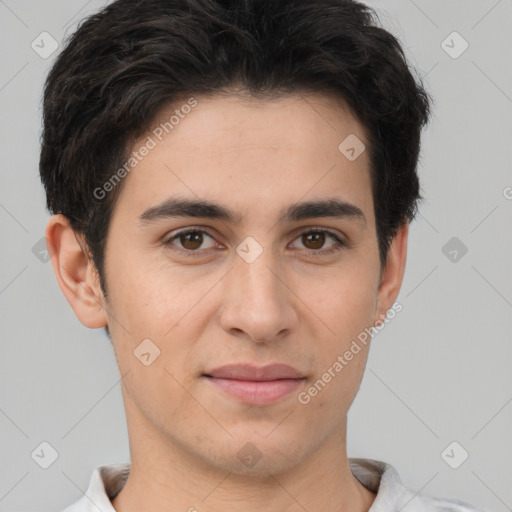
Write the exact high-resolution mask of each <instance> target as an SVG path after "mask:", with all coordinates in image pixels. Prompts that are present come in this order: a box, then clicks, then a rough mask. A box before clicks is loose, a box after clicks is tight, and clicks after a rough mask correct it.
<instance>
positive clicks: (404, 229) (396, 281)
mask: <svg viewBox="0 0 512 512" xmlns="http://www.w3.org/2000/svg"><path fill="white" fill-rule="evenodd" d="M408 234H409V223H408V222H404V223H403V224H402V225H401V226H400V227H399V229H398V230H397V233H396V235H395V237H394V238H393V240H392V241H391V244H390V246H389V250H388V255H387V259H386V265H385V267H384V268H383V269H382V275H381V280H380V284H379V289H378V297H377V308H376V316H375V318H374V322H377V321H382V319H383V318H384V317H385V316H386V313H387V311H388V310H389V309H390V308H391V307H392V305H393V304H394V302H395V301H396V298H397V297H398V293H399V292H400V288H401V286H402V280H403V277H404V272H405V262H406V259H407V238H408Z"/></svg>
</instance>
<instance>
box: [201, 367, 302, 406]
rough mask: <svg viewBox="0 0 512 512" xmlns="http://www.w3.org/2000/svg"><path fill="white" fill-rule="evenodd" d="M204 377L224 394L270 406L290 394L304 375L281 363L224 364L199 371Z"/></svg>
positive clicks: (255, 403) (300, 382)
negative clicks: (266, 364) (263, 364)
mask: <svg viewBox="0 0 512 512" xmlns="http://www.w3.org/2000/svg"><path fill="white" fill-rule="evenodd" d="M203 377H204V378H205V380H206V381H207V382H208V383H209V384H212V385H213V387H214V388H215V389H217V390H219V391H221V392H222V393H223V394H224V395H229V396H230V397H231V398H236V399H237V400H239V401H241V402H244V403H245V404H249V405H260V406H263V405H270V404H273V403H275V402H277V401H279V400H281V399H282V398H284V397H286V396H289V395H291V393H292V392H293V391H296V390H297V389H298V388H299V387H300V386H302V385H303V383H304V381H305V380H306V377H305V376H304V374H303V373H302V372H300V371H299V370H297V369H296V368H292V367H291V366H288V365H285V364H271V365H268V366H263V367H257V366H253V365H251V364H238V365H227V366H222V367H220V368H215V369H213V370H210V371H208V372H207V373H205V374H203Z"/></svg>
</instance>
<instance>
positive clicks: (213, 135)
mask: <svg viewBox="0 0 512 512" xmlns="http://www.w3.org/2000/svg"><path fill="white" fill-rule="evenodd" d="M190 98H191V97H188V98H183V99H182V100H181V101H174V102H173V104H172V105H167V106H165V107H164V108H162V109H161V110H160V112H159V113H158V115H157V116H155V118H154V119H153V121H152V123H151V125H150V129H149V130H148V131H147V132H146V133H145V134H144V135H143V136H142V137H140V138H139V139H138V140H137V141H136V142H135V144H133V147H132V151H133V152H137V151H139V152H140V149H141V148H143V147H144V146H148V147H149V146H151V149H150V150H149V151H148V150H146V151H145V156H144V157H143V158H141V159H140V160H139V161H137V162H133V163H135V164H136V165H134V166H133V167H132V168H131V169H132V170H131V171H130V172H129V173H127V175H126V178H125V179H124V182H123V184H122V185H123V190H122V192H121V194H120V197H119V198H118V202H121V201H122V200H123V196H124V201H129V203H130V204H131V206H132V209H133V210H134V211H139V213H140V211H142V210H145V209H147V208H148V207H149V206H152V205H155V204H158V203H161V202H162V201H163V200H164V199H165V197H166V196H168V195H171V194H175V193H178V194H180V195H182V196H189V197H191V198H192V197H194V198H195V199H198V198H209V199H212V200H216V202H217V203H223V204H226V205H227V203H229V205H230V207H231V208H232V209H233V210H236V209H237V207H239V208H240V209H245V210H246V211H247V210H248V209H250V208H253V207H254V208H257V209H259V210H261V209H262V208H263V207H264V201H265V200H266V201H267V206H272V207H274V206H275V208H276V212H277V211H279V212H282V209H283V205H285V204H286V203H289V204H291V203H296V202H297V201H298V200H299V199H300V198H304V199H314V198H315V197H316V196H317V197H322V198H323V197H325V196H326V194H327V193H328V195H329V196H330V197H331V198H332V197H333V196H335V195H338V196H340V197H342V198H343V196H347V195H350V196H352V199H353V200H356V201H358V202H359V203H360V204H359V205H358V206H359V208H361V209H365V208H369V207H370V208H371V207H372V205H371V204H367V203H368V197H369V196H370V195H371V182H370V176H369V160H368V155H367V152H366V151H363V152H362V153H361V154H360V155H359V156H358V157H357V159H355V160H350V159H348V158H347V156H346V155H345V154H343V152H342V151H341V149H340V145H343V144H342V143H343V142H344V141H345V140H347V139H349V140H352V139H351V137H352V138H353V137H356V140H358V141H359V142H360V143H361V147H364V146H367V145H368V139H367V135H366V130H365V128H364V126H363V125H362V124H361V123H360V122H359V121H358V120H357V119H356V117H355V116H354V115H353V114H352V113H351V111H350V109H349V108H348V107H347V106H346V105H345V104H344V102H343V101H342V100H340V99H339V98H337V97H334V96H332V95H314V94H308V95H302V94H294V95H287V96H284V97H281V98H278V99H270V100H261V99H255V98H251V97H246V96H240V95H237V94H230V95H227V94H224V95H215V96H210V97H202V96H195V97H193V101H190ZM190 105H194V106H193V107H190ZM185 107H186V108H185ZM132 154H133V153H132ZM306 196H307V197H306ZM281 199H282V201H281ZM278 201H279V202H280V204H277V202H278ZM351 202H353V201H351ZM239 211H240V210H239ZM241 214H242V215H243V214H244V212H241Z"/></svg>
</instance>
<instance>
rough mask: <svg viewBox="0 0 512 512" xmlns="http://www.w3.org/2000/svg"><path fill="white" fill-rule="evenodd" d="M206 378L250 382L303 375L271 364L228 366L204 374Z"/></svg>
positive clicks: (287, 367)
mask: <svg viewBox="0 0 512 512" xmlns="http://www.w3.org/2000/svg"><path fill="white" fill-rule="evenodd" d="M205 375H206V376H207V377H215V378H217V379H234V380H250V381H269V380H278V379H303V378H304V377H305V375H304V374H303V373H302V372H300V371H299V370H297V369H295V368H292V367H291V366H288V365H286V364H271V365H268V366H262V367H257V366H253V365H251V364H230V365H226V366H221V367H220V368H215V369H213V370H211V371H208V372H206V373H205Z"/></svg>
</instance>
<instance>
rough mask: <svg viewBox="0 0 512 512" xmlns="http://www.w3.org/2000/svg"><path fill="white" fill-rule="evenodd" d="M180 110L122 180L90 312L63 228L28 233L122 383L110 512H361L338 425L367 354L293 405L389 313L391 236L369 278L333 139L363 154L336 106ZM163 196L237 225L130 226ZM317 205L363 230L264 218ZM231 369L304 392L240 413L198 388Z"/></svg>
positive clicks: (396, 250)
mask: <svg viewBox="0 0 512 512" xmlns="http://www.w3.org/2000/svg"><path fill="white" fill-rule="evenodd" d="M197 100H198V105H197V106H196V107H195V108H194V109H193V111H192V112H191V113H190V114H188V115H187V116H186V117H185V118H184V119H182V120H181V121H180V123H179V125H177V126H176V127H175V129H174V130H173V131H172V132H171V133H170V134H169V135H167V136H166V137H165V138H164V139H163V141H162V142H160V143H159V144H158V145H157V147H155V148H154V149H152V150H151V151H150V153H149V154H148V156H146V157H145V158H144V159H143V160H142V161H141V162H140V163H139V164H138V165H137V166H136V167H135V168H134V170H133V171H132V172H131V173H130V174H128V175H127V176H126V177H125V178H124V181H123V183H122V190H121V193H120V195H119V198H118V200H117V202H116V204H115V208H114V212H113V216H112V220H111V226H110V231H109V235H108V240H107V245H106V260H105V265H106V267H105V269H106V282H107V286H108V294H109V296H108V302H107V301H106V300H105V297H104V296H103V294H102V292H101V288H100V286H99V281H98V278H97V274H96V272H95V269H94V267H93V265H92V262H91V261H89V260H88V259H87V257H86V256H85V254H84V252H83V251H82V250H81V248H80V245H79V243H78V242H79V241H80V236H79V235H75V233H74V232H73V231H72V230H71V228H70V227H69V224H68V222H67V220H66V218H65V217H63V216H62V215H56V216H54V217H52V218H51V219H50V220H49V222H48V225H47V229H46V237H47V240H48V245H49V248H50V253H51V254H52V264H53V268H54V270H55V273H56V277H57V280H58V282H59V285H60V287H61V289H62V291H63V293H64V295H65V296H66V298H67V300H68V301H69V303H70V305H71V307H72V308H73V310H74V311H75V313H76V315H77V317H78V318H79V320H80V321H81V322H82V323H83V324H84V325H85V326H87V327H90V328H100V327H104V326H105V325H108V326H109V329H110V332H111V336H112V341H113V346H114V350H115V355H116V358H117V362H118V365H119V369H120V373H121V375H124V378H123V379H122V393H123V400H124V405H125V409H126V415H127V422H128V433H129V439H130V451H131V464H132V465H131V473H130V476H129V478H128V481H127V483H126V485H125V487H124V488H123V490H122V491H121V492H120V494H119V495H118V496H117V497H116V498H115V499H114V500H113V505H114V507H115V509H116V510H117V511H122V512H135V511H137V510H145V511H147V512H156V511H159V512H160V511H162V510H169V511H171V510H173V511H174V510H181V511H187V510H190V511H193V510H198V511H216V512H217V511H218V512H220V511H222V512H230V511H235V510H236V511H239V510H244V511H245V512H252V511H258V512H262V511H264V512H278V511H279V512H282V511H286V512H292V511H293V512H295V511H297V512H298V511H301V512H303V511H304V510H308V511H310V512H315V511H319V510H333V511H351V512H354V511H367V510H368V509H369V508H370V506H371V504H372V502H373V500H374V499H375V494H374V493H373V492H370V491H369V490H368V489H366V488H365V487H363V486H362V485H361V484H360V483H359V482H358V480H357V479H356V478H355V477H354V476H353V475H352V473H351V471H350V468H349V465H348V459H347V447H346V431H347V429H346V424H347V412H348V410H349V407H350V405H351V403H352V401H353V399H354V397H355V396H356V394H357V391H358V389H359V386H360V383H361V379H362V376H363V373H364V368H365V364H366V360H367V355H368V348H369V344H368V345H367V346H366V347H363V349H362V350H361V351H360V352H359V353H358V354H357V355H355V356H354V358H353V359H352V361H350V362H349V364H347V365H346V366H345V367H344V368H343V370H342V371H341V372H339V374H337V375H336V377H335V378H333V379H332V380H331V382H329V383H328V384H327V385H326V386H325V388H324V389H323V390H322V391H321V392H320V393H318V395H317V396H315V397H314V398H312V399H311V401H310V402H309V403H308V404H307V405H303V404H301V403H300V402H299V401H298V399H297V394H298V392H300V391H304V390H307V389H308V388H309V387H310V386H311V385H312V383H314V382H315V381H317V379H319V378H321V376H322V374H323V373H324V372H326V371H327V369H328V368H329V367H331V366H332V365H333V363H334V362H335V361H336V360H337V357H338V356H339V355H342V354H343V353H344V352H345V351H346V350H348V349H349V347H350V345H351V343H352V341H353V340H355V339H356V337H357V335H358V334H359V333H361V332H362V331H363V330H364V329H365V328H368V327H370V326H372V325H374V324H375V323H376V322H378V321H379V320H381V319H382V318H383V315H385V314H386V311H387V310H388V309H390V308H391V306H392V305H393V303H394V302H395V300H396V297H397V295H398V292H399V289H400V286H401V283H402V278H403V273H404V269H405V260H406V250H407V249H406V247H407V235H408V224H407V222H404V224H403V225H402V227H401V228H400V229H399V230H398V232H397V235H396V236H395V238H394V239H393V241H392V243H391V246H390V249H389V252H388V257H387V263H386V265H385V267H384V268H381V266H380V262H379V256H378V246H377V234H376V229H375V215H374V205H373V200H372V193H371V184H370V174H369V159H368V155H367V153H368V152H367V151H365V152H363V153H362V154H361V156H360V157H359V158H357V159H356V160H355V161H349V160H348V159H347V158H346V157H345V156H344V155H343V154H342V153H340V151H339V150H338V145H339V144H340V142H341V141H343V140H344V139H345V137H347V136H348V135H349V134H356V135H357V136H358V137H359V138H360V139H361V140H362V141H363V142H364V143H365V144H366V143H367V137H366V134H365V129H364V127H363V126H362V125H361V124H360V123H359V122H358V121H357V119H355V118H354V117H353V116H352V115H351V113H350V111H349V110H348V109H347V108H346V107H345V105H344V104H343V102H341V100H339V99H337V98H334V97H331V96H327V95H314V94H313V95H308V96H306V95H291V96H286V97H284V98H281V99H279V100H274V101H270V100H265V101H262V100H254V99H249V98H247V97H242V96H239V95H235V94H230V95H224V96H219V95H217V96H213V97H208V98H206V97H197ZM178 107H179V105H178ZM175 108H176V105H173V106H172V107H169V108H168V109H166V110H163V111H162V112H161V119H162V120H165V119H168V118H169V117H170V115H171V114H172V112H173V110H174V109H175ZM156 121H157V122H159V119H157V120H156ZM155 125H156V123H155ZM148 134H149V132H148ZM148 134H146V135H145V136H144V137H142V138H141V140H140V141H138V142H137V143H136V144H135V145H134V150H135V149H137V148H138V147H140V145H141V144H142V143H143V141H144V139H145V138H146V137H147V135H148ZM171 195H172V196H177V195H179V196H180V197H185V198H190V199H197V198H201V199H207V200H211V201H215V202H217V203H220V204H222V205H224V206H226V207H229V208H230V209H233V210H235V211H236V212H237V213H239V214H240V216H241V220H240V221H239V222H237V223H233V224H231V223H227V222H224V221H219V220H212V219H209V218H174V219H161V220H159V221H158V222H156V223H154V224H149V225H146V226H141V225H139V224H138V221H137V218H138V216H139V215H140V214H141V213H142V212H143V211H144V210H145V209H147V208H149V207H151V206H155V205H157V204H159V203H160V202H161V201H163V200H164V199H167V198H168V197H169V196H171ZM333 197H334V198H338V199H342V200H344V201H347V202H349V203H351V204H353V205H356V206H357V207H358V208H360V209H361V210H362V211H363V213H364V216H365V218H366V222H361V221H357V220H356V219H353V218H343V219H338V218H310V219H306V220H302V221H299V222H281V223H279V222H278V213H279V211H280V210H281V208H283V207H286V206H288V205H290V204H292V203H296V202H299V201H307V200H317V199H327V198H333ZM187 227H201V228H203V229H205V230H206V231H207V234H203V245H200V243H199V244H198V243H196V244H195V245H194V243H193V241H191V239H190V237H189V238H185V239H183V237H182V239H181V240H180V239H179V238H174V239H173V244H174V245H170V246H169V245H168V246H165V245H164V242H165V241H167V240H169V239H170V238H172V236H174V234H175V233H176V231H177V230H178V229H181V228H187ZM310 228H325V229H328V230H332V231H333V232H334V233H336V234H338V235H339V236H340V237H341V238H342V240H344V241H345V242H346V243H347V245H346V246H345V247H343V248H342V249H341V251H339V252H335V253H333V254H330V255H328V254H323V252H324V253H325V251H327V250H328V249H330V248H332V247H333V246H336V242H335V240H334V239H332V238H330V236H329V235H328V234H326V235H325V239H321V241H320V242H318V241H316V242H315V241H314V239H313V240H312V239H311V237H308V236H302V234H304V233H307V232H308V229H310ZM208 235H209V236H208ZM247 236H252V237H253V238H254V239H255V240H256V241H257V242H258V243H259V244H260V246H261V247H262V248H263V252H262V253H261V255H260V256H259V257H258V258H257V259H256V260H255V261H254V262H252V263H247V262H246V261H245V260H244V259H242V258H241V257H240V256H239V255H238V254H237V252H236V247H237V246H238V244H240V243H241V242H242V241H243V240H244V239H245V238H246V237H247ZM322 240H323V245H322ZM198 245H199V248H198V249H197V248H196V247H197V246H198ZM173 248H174V250H173ZM176 249H182V250H184V251H186V250H187V249H188V251H189V254H190V252H192V251H193V250H195V251H196V252H197V251H203V254H202V255H200V256H199V257H191V256H186V255H183V254H181V253H179V252H177V250H176ZM315 251H316V252H315ZM146 338H149V339H151V340H152V342H153V343H154V344H155V345H157V346H158V347H159V349H160V352H161V353H160V356H159V357H158V358H157V359H155V360H154V362H153V363H152V364H151V365H149V366H145V365H144V364H142V363H141V362H140V360H139V359H138V358H137V357H134V354H133V351H134V350H135V349H136V347H137V346H138V345H139V344H140V343H141V341H142V340H144V339H146ZM232 362H235V363H237V362H252V363H254V364H256V365H258V366H261V365H266V364H269V363H274V362H279V363H285V364H288V365H290V366H293V367H295V368H297V369H300V370H301V371H302V372H304V374H305V375H306V377H307V378H306V381H305V382H304V383H303V384H302V385H301V387H300V388H299V389H298V391H297V392H293V393H291V394H290V395H288V396H286V397H284V398H282V399H281V400H279V401H277V402H276V403H273V404H270V405H264V406H254V405H248V404H245V403H242V402H240V401H238V400H237V399H235V398H233V397H230V396H228V395H226V394H224V393H223V392H221V391H220V390H218V389H217V388H215V387H214V386H211V385H209V384H210V383H209V382H205V379H204V377H202V374H203V373H204V372H205V371H206V370H208V369H212V368H215V367H219V366H222V365H224V364H227V363H232ZM248 442H250V443H252V444H253V445H254V446H255V447H256V448H257V450H258V451H259V453H261V455H262V456H261V458H260V460H259V461H258V462H257V463H256V464H255V465H253V466H252V467H249V466H248V465H246V464H244V463H243V462H242V461H241V460H240V458H239V457H238V456H237V453H238V452H239V450H241V449H242V448H243V447H244V445H246V443H248Z"/></svg>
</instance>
